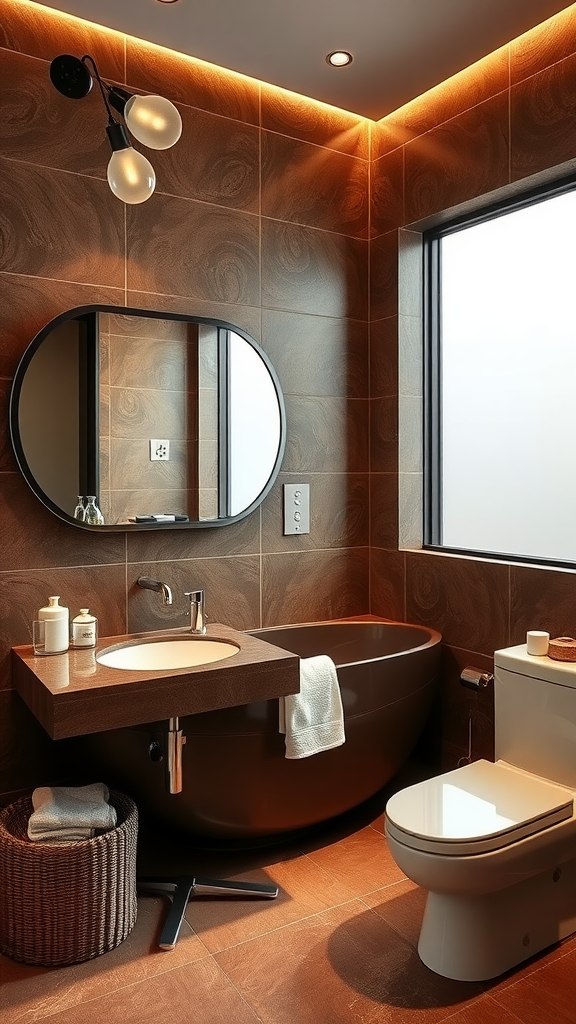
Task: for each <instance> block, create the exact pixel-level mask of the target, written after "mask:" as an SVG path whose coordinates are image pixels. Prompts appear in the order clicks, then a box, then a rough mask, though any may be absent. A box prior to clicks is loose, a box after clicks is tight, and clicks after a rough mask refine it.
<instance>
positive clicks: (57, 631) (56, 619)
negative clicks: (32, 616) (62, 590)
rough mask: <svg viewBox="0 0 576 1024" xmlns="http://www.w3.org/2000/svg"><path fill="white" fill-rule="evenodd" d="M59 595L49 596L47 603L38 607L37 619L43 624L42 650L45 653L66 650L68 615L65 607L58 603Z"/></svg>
mask: <svg viewBox="0 0 576 1024" xmlns="http://www.w3.org/2000/svg"><path fill="white" fill-rule="evenodd" d="M59 600H60V598H59V597H49V598H48V604H47V605H46V606H45V607H44V608H40V610H39V612H38V618H39V620H40V621H41V622H42V621H43V622H44V623H45V625H44V650H45V652H46V654H61V653H62V652H63V651H67V650H68V645H69V630H70V625H69V623H70V615H69V612H68V609H67V608H64V606H63V605H60V604H58V602H59Z"/></svg>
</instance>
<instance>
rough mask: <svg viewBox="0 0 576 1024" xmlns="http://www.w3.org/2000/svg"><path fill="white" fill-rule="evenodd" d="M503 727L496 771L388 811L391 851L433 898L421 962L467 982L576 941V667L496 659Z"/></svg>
mask: <svg viewBox="0 0 576 1024" xmlns="http://www.w3.org/2000/svg"><path fill="white" fill-rule="evenodd" d="M494 717H495V753H496V761H495V763H492V762H491V761H484V760H481V761H474V762H472V763H471V764H467V765H464V766H463V767H462V768H457V769H455V770H454V771H450V772H447V773H446V774H444V775H440V776H438V777H437V778H433V779H428V780H426V781H425V782H420V783H418V784H417V785H415V786H410V787H408V788H407V789H403V790H401V791H400V792H398V793H396V794H395V795H394V796H393V797H391V798H390V800H389V801H388V803H387V805H386V836H387V839H388V844H389V848H390V852H391V853H392V856H393V857H394V860H395V861H396V863H397V864H398V866H399V867H400V868H401V870H402V871H403V872H404V873H405V874H406V875H407V876H408V878H410V879H412V881H414V882H416V883H417V884H418V885H420V886H422V888H424V889H426V890H428V897H427V901H426V909H425V912H424V919H423V922H422V928H421V932H420V939H419V943H418V953H419V955H420V959H421V960H422V961H423V963H424V964H426V966H427V967H429V968H430V969H431V970H433V971H435V972H436V973H437V974H441V975H443V976H444V977H446V978H453V979H455V980H457V981H484V980H487V979H489V978H495V977H497V976H498V975H500V974H503V973H504V972H505V971H507V970H509V969H510V968H511V967H514V966H515V965H516V964H519V963H521V962H522V961H523V960H526V959H527V958H528V957H531V956H533V955H534V954H535V953H538V952H539V951H540V950H542V949H545V948H546V947H547V946H550V945H552V944H553V943H555V942H558V941H559V940H560V939H563V938H566V936H568V935H571V934H572V933H573V932H574V931H576V806H575V805H576V800H575V797H576V663H568V662H559V661H552V660H551V659H550V658H548V656H540V657H534V656H532V655H530V654H527V652H526V645H525V644H521V645H520V646H518V647H510V648H506V649H505V650H501V651H496V653H495V655H494Z"/></svg>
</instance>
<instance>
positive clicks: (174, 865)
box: [0, 800, 576, 1024]
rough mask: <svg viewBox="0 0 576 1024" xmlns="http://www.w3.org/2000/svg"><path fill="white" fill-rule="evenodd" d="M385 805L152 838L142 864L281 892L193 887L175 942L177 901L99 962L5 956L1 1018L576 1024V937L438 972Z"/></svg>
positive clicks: (206, 1023)
mask: <svg viewBox="0 0 576 1024" xmlns="http://www.w3.org/2000/svg"><path fill="white" fill-rule="evenodd" d="M381 804H382V800H380V804H378V802H376V803H373V804H372V805H371V806H367V807H365V808H363V809H362V812H361V813H359V814H357V815H356V816H355V815H351V816H348V818H347V819H345V820H342V821H341V822H339V823H338V824H337V825H336V826H334V825H332V826H331V827H329V828H326V829H324V830H322V831H321V832H320V833H318V834H316V835H315V836H314V837H308V838H307V840H306V841H305V842H299V843H298V844H297V845H296V847H294V846H293V847H288V846H287V845H285V846H284V847H270V848H268V849H264V850H259V851H252V852H250V851H244V852H240V853H235V854H224V853H218V854H212V855H210V856H208V855H206V854H198V853H196V854H195V855H193V854H192V853H191V851H190V848H189V843H188V842H186V841H185V840H184V841H183V840H180V841H172V840H167V839H166V837H162V840H161V842H158V841H157V840H156V841H155V842H150V841H149V840H147V839H146V838H145V837H144V836H143V838H142V843H141V849H140V853H139V861H140V865H139V866H140V870H141V871H143V872H144V873H156V872H162V871H168V872H169V873H170V874H174V873H184V872H186V871H187V872H189V873H192V872H193V870H196V871H197V872H198V874H200V873H203V874H205V875H209V876H212V877H235V876H236V877H239V878H242V879H247V880H254V881H263V882H272V883H276V884H277V885H278V886H279V888H280V893H279V895H278V897H277V898H276V899H275V900H272V901H271V900H254V899H250V900H249V899H223V898H222V899H221V898H208V897H202V898H196V899H194V900H193V901H192V902H190V904H189V906H188V910H187V914H186V921H185V922H184V924H183V926H182V930H181V933H180V939H179V941H178V944H177V946H176V948H175V949H174V950H173V951H172V952H162V951H160V950H158V948H157V946H156V943H157V940H158V936H159V934H160V930H161V925H162V921H163V916H164V912H165V907H166V905H165V903H164V901H163V900H162V899H160V898H157V897H150V896H141V897H140V898H139V904H138V920H137V923H136V927H135V928H134V930H133V932H132V933H131V934H130V935H129V936H128V938H127V939H126V940H125V941H124V942H123V943H122V944H121V945H120V946H119V947H118V948H117V949H115V950H113V951H112V952H110V953H106V954H105V955H104V956H101V957H97V958H96V959H95V960H92V961H90V962H89V963H85V964H79V965H76V966H73V967H66V968H60V969H56V970H47V969H44V968H36V967H27V966H23V965H20V964H16V963H14V962H12V961H11V960H9V959H7V958H2V957H0V1021H1V1022H2V1024H17V1022H26V1024H30V1022H33V1021H40V1020H45V1019H47V1020H49V1021H50V1022H51V1024H100V1022H102V1024H136V1022H137V1024H189V1022H190V1024H192V1022H194V1024H257V1022H263V1024H388V1022H390V1024H412V1022H414V1021H426V1022H427V1024H440V1022H444V1021H449V1022H450V1024H518V1022H521V1024H548V1022H552V1021H553V1022H554V1024H565V1022H571V1024H574V1022H576V937H574V938H572V939H568V940H566V941H565V942H563V943H561V944H560V945H558V946H557V947H554V948H552V949H550V950H549V951H548V952H546V953H545V954H543V955H540V956H539V957H536V958H534V959H533V960H532V961H529V962H527V963H526V964H524V965H523V966H522V967H520V968H518V969H516V970H515V971H512V972H510V973H509V974H507V975H505V976H503V977H502V978H500V979H497V980H496V981H492V982H485V983H482V984H472V983H470V984H468V983H463V982H454V981H448V980H446V979H445V978H440V977H438V976H437V975H435V974H433V973H432V972H431V971H429V970H428V969H427V968H426V967H424V966H423V964H422V963H421V962H420V960H419V959H418V955H417V952H416V946H417V940H418V932H419V926H420V921H421V917H422V913H423V909H424V901H425V894H424V893H423V892H422V891H421V890H420V889H418V888H417V887H416V886H415V885H413V884H412V883H411V882H410V881H408V880H407V879H406V878H405V877H404V876H403V875H402V873H401V872H400V870H399V869H398V868H397V867H396V865H395V864H394V862H393V860H392V858H391V856H390V854H389V852H388V850H387V847H386V841H385V838H384V835H383V815H382V809H381V806H380V805H381Z"/></svg>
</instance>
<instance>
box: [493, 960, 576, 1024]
mask: <svg viewBox="0 0 576 1024" xmlns="http://www.w3.org/2000/svg"><path fill="white" fill-rule="evenodd" d="M575 971H576V950H572V952H570V953H568V954H566V955H565V956H560V957H559V958H557V959H555V960H553V961H552V962H551V963H547V964H546V965H545V966H544V967H542V969H541V970H533V971H532V972H531V973H530V974H528V976H527V977H524V978H521V980H520V981H518V982H517V983H516V984H513V985H508V986H507V987H506V988H504V989H502V988H500V989H499V990H496V991H493V992H492V993H491V996H492V998H493V999H495V1000H496V1002H497V1003H498V1004H499V1005H500V1006H503V1007H504V1008H505V1009H506V1010H509V1011H510V1012H511V1013H513V1014H516V1016H517V1017H518V1019H519V1020H521V1021H522V1024H543V1022H544V1021H554V1024H574V1021H575V1020H576V1003H575V1001H574V972H575Z"/></svg>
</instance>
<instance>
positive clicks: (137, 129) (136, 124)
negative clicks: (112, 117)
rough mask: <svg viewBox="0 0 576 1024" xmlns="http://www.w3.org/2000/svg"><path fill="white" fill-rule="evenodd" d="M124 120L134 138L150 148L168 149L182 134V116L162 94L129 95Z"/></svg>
mask: <svg viewBox="0 0 576 1024" xmlns="http://www.w3.org/2000/svg"><path fill="white" fill-rule="evenodd" d="M124 120H125V121H126V124H127V125H128V128H129V129H130V131H131V132H132V135H133V136H134V138H135V139H138V142H141V143H142V144H143V145H144V146H149V148H150V149H170V146H173V145H174V143H175V142H178V139H179V138H180V136H181V134H182V118H181V117H180V114H179V113H178V111H177V109H176V107H175V106H174V104H173V103H171V102H170V100H166V99H164V97H163V96H131V97H130V99H129V100H128V102H127V104H126V106H125V108H124Z"/></svg>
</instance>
